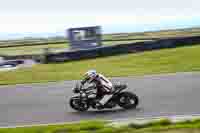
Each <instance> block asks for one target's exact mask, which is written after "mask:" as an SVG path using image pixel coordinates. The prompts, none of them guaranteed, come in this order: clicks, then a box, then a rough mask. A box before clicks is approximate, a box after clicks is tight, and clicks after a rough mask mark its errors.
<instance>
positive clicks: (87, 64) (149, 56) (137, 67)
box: [0, 45, 200, 85]
mask: <svg viewBox="0 0 200 133" xmlns="http://www.w3.org/2000/svg"><path fill="white" fill-rule="evenodd" d="M199 59H200V46H199V45H197V46H190V47H181V48H175V49H164V50H159V51H151V52H144V53H138V54H127V55H120V56H111V57H106V58H96V59H91V60H82V61H73V62H66V63H61V64H40V65H36V66H34V67H32V68H23V69H18V70H15V71H9V72H0V85H3V84H19V83H34V82H49V81H61V80H74V79H80V78H81V77H82V75H83V73H84V72H86V71H87V70H88V69H96V70H97V71H99V72H101V73H103V74H105V75H106V76H108V77H116V76H132V75H134V76H135V75H147V74H160V73H173V72H186V71H200V61H199Z"/></svg>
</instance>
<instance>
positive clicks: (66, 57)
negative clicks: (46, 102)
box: [4, 36, 200, 63]
mask: <svg viewBox="0 0 200 133" xmlns="http://www.w3.org/2000/svg"><path fill="white" fill-rule="evenodd" d="M198 44H200V36H193V37H179V38H167V39H157V40H153V41H145V42H136V43H128V44H119V45H113V46H103V47H99V48H95V49H89V50H78V51H68V52H62V53H55V54H53V53H48V54H43V55H42V54H40V55H19V56H4V58H5V59H33V60H36V61H39V62H43V63H53V62H64V61H72V60H81V59H90V58H96V57H105V56H111V55H118V54H127V53H136V52H143V51H150V50H157V49H163V48H175V47H180V46H190V45H198Z"/></svg>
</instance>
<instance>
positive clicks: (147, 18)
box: [0, 0, 200, 34]
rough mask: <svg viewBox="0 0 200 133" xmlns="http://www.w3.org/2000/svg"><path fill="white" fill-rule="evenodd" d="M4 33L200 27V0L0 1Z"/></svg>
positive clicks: (120, 30)
mask: <svg viewBox="0 0 200 133" xmlns="http://www.w3.org/2000/svg"><path fill="white" fill-rule="evenodd" d="M0 2H1V4H0V29H1V30H0V34H7V33H12V34H13V33H27V32H29V33H44V32H45V33H46V32H65V29H67V28H69V27H76V26H89V25H102V26H103V31H104V32H134V31H147V30H159V29H168V28H182V27H183V28H184V27H191V26H200V15H199V14H200V7H199V5H200V1H199V0H165V1H164V0H84V1H83V0H6V1H5V0H0Z"/></svg>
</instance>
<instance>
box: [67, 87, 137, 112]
mask: <svg viewBox="0 0 200 133" xmlns="http://www.w3.org/2000/svg"><path fill="white" fill-rule="evenodd" d="M95 87H96V86H90V87H87V88H84V87H83V86H82V85H79V84H78V83H77V84H76V87H75V88H73V89H72V90H73V92H74V93H76V94H78V95H75V96H72V97H71V98H70V101H69V102H70V106H71V108H73V109H74V110H77V111H87V110H88V109H89V108H90V107H92V108H93V109H98V110H100V109H104V108H114V107H116V106H117V105H119V106H120V107H122V108H124V109H133V108H136V106H137V105H138V103H139V99H138V96H137V95H136V94H134V93H132V92H128V91H123V90H125V89H126V88H127V85H124V84H118V85H114V92H113V95H112V97H111V98H110V100H108V102H107V103H106V104H104V105H103V107H101V108H97V107H96V103H97V100H98V98H97V96H96V92H94V90H96V88H95Z"/></svg>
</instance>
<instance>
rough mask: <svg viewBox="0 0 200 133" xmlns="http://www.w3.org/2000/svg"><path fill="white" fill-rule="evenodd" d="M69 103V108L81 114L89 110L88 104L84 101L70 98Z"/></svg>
mask: <svg viewBox="0 0 200 133" xmlns="http://www.w3.org/2000/svg"><path fill="white" fill-rule="evenodd" d="M69 103H70V106H71V108H73V109H74V110H77V111H81V112H83V111H87V110H88V109H89V105H88V103H87V102H86V101H81V100H80V99H79V98H71V99H70V102H69Z"/></svg>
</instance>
